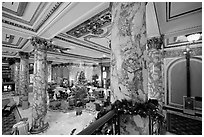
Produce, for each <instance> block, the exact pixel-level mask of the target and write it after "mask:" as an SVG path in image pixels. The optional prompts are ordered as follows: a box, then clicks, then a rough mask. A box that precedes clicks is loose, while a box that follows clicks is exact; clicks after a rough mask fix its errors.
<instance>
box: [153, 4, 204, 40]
mask: <svg viewBox="0 0 204 137" xmlns="http://www.w3.org/2000/svg"><path fill="white" fill-rule="evenodd" d="M154 5H155V10H156V16H157V19H158V25H159V29H160V32H161V34H164V35H165V37H171V36H179V35H182V34H188V33H193V32H194V33H195V32H201V31H202V3H201V2H154Z"/></svg>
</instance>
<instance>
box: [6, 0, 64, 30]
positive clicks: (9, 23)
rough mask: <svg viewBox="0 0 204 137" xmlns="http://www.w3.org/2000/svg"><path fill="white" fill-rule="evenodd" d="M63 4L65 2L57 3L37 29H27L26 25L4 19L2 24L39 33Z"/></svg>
mask: <svg viewBox="0 0 204 137" xmlns="http://www.w3.org/2000/svg"><path fill="white" fill-rule="evenodd" d="M62 3H63V2H57V3H56V4H55V5H54V7H53V8H52V9H51V10H50V12H49V13H48V15H46V16H45V18H44V19H43V20H42V21H41V23H40V24H39V25H38V26H37V27H36V28H35V29H33V28H30V27H26V26H24V25H20V24H17V23H13V22H11V21H8V20H5V19H2V23H5V24H8V25H11V26H15V27H18V28H21V29H25V30H28V31H32V32H37V31H38V30H39V29H40V27H41V26H42V25H43V24H44V23H45V22H46V21H47V20H48V19H49V18H50V16H51V15H52V14H53V13H54V12H55V11H56V10H57V9H58V8H59V6H60V5H61V4H62Z"/></svg>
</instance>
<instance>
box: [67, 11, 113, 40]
mask: <svg viewBox="0 0 204 137" xmlns="http://www.w3.org/2000/svg"><path fill="white" fill-rule="evenodd" d="M110 23H111V10H110V8H107V9H105V10H103V11H102V12H100V13H98V14H96V15H95V16H93V17H91V18H90V19H88V20H86V21H85V22H83V23H81V24H80V25H78V26H76V27H75V28H73V29H71V30H70V31H68V32H66V33H67V34H68V35H71V36H74V37H76V38H79V37H81V36H84V35H86V34H88V33H92V34H95V35H100V34H102V33H103V29H101V28H103V27H105V26H107V25H109V24H110Z"/></svg>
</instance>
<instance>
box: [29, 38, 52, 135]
mask: <svg viewBox="0 0 204 137" xmlns="http://www.w3.org/2000/svg"><path fill="white" fill-rule="evenodd" d="M31 44H32V45H33V46H34V80H33V94H34V96H33V106H32V127H31V133H32V134H35V133H40V132H43V131H44V130H45V129H47V128H48V125H49V124H48V123H46V121H45V117H46V114H47V79H48V76H47V45H48V43H47V41H46V40H44V39H41V38H38V37H33V38H32V39H31Z"/></svg>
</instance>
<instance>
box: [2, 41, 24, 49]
mask: <svg viewBox="0 0 204 137" xmlns="http://www.w3.org/2000/svg"><path fill="white" fill-rule="evenodd" d="M27 42H28V39H27V40H25V42H24V43H23V44H22V45H21V46H20V47H14V46H10V45H5V44H2V46H3V47H8V48H15V49H22V48H23V47H24V46H25V44H26V43H27Z"/></svg>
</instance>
